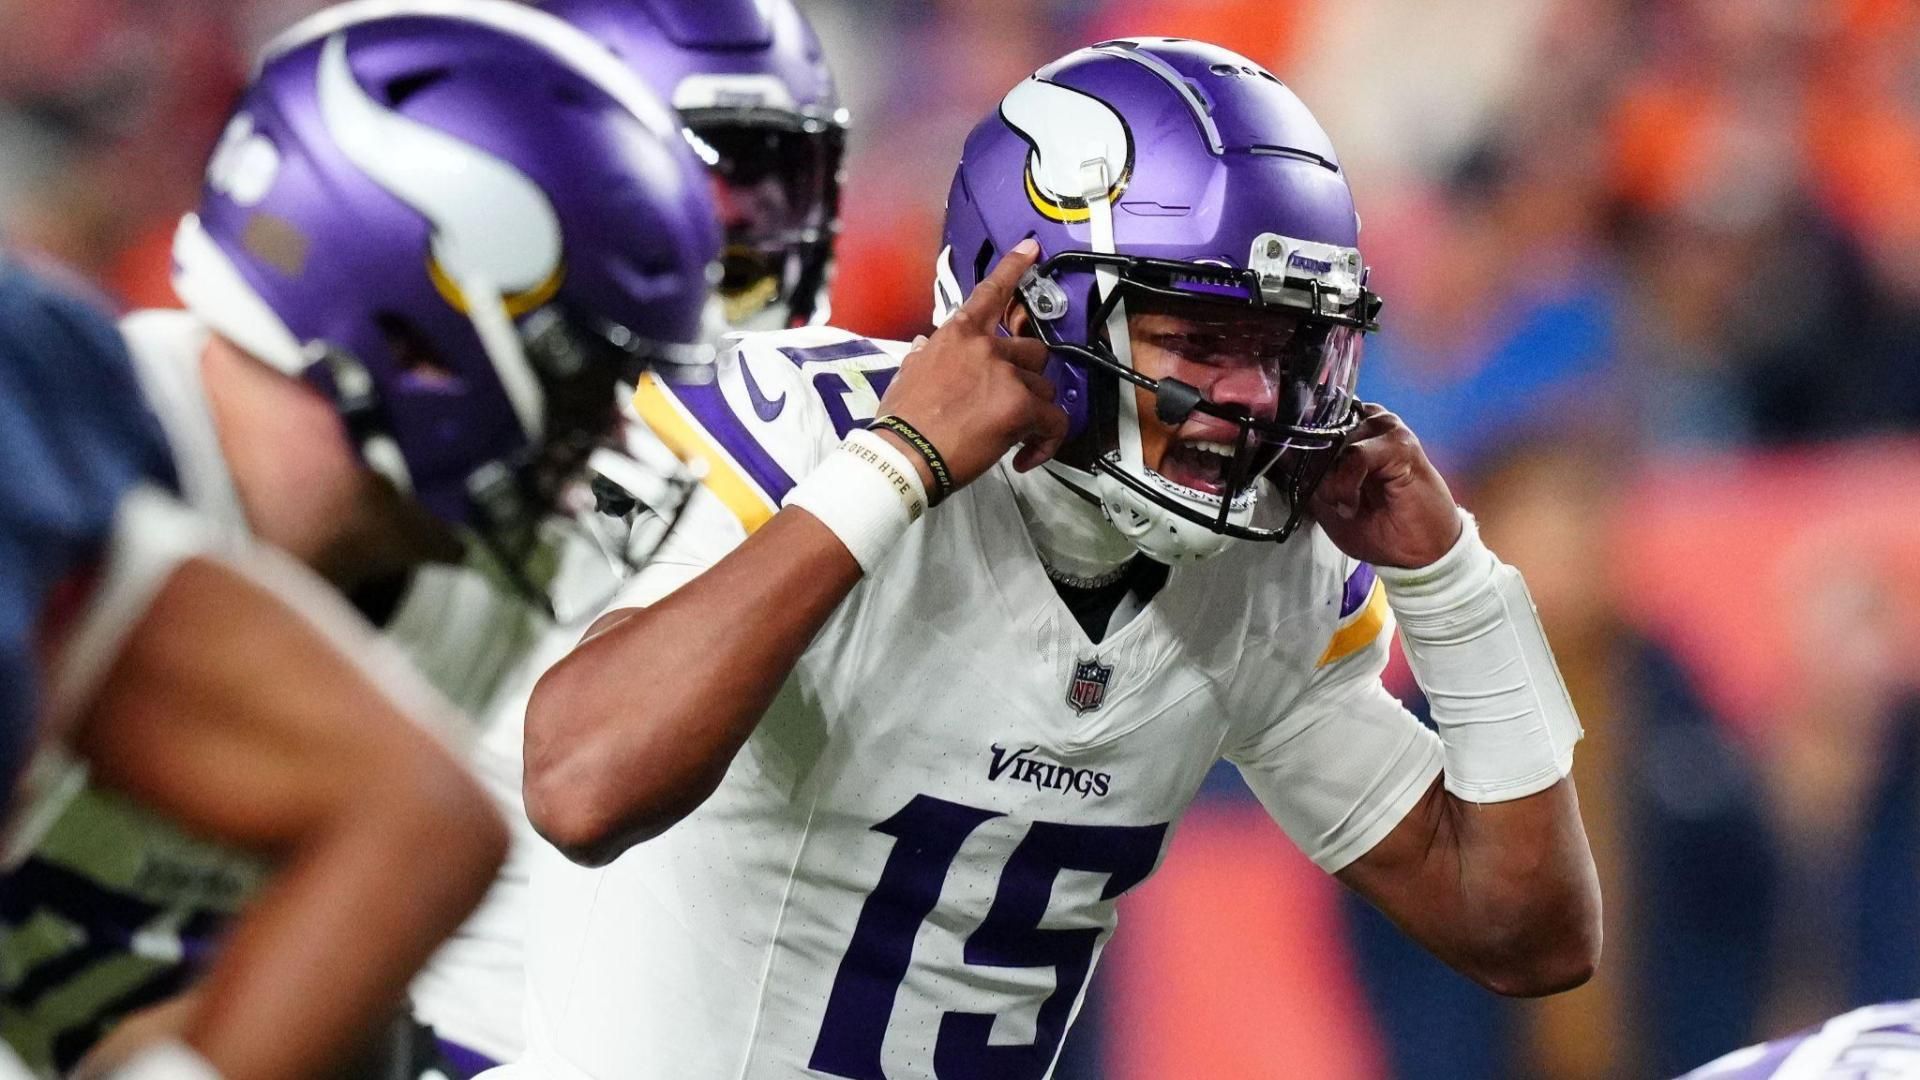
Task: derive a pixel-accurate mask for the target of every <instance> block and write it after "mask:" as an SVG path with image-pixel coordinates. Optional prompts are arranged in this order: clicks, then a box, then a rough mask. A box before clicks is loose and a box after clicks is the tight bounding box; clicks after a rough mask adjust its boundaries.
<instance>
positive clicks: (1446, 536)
mask: <svg viewBox="0 0 1920 1080" xmlns="http://www.w3.org/2000/svg"><path fill="white" fill-rule="evenodd" d="M1360 417H1361V420H1360V426H1359V427H1358V428H1356V429H1354V432H1353V434H1352V435H1351V436H1350V437H1348V439H1347V444H1346V446H1345V447H1343V448H1342V449H1341V451H1340V456H1339V457H1338V458H1336V459H1335V460H1334V463H1333V465H1332V467H1331V468H1329V469H1328V470H1327V475H1326V476H1325V477H1324V478H1323V479H1322V480H1321V481H1320V486H1319V487H1318V488H1316V489H1315V490H1314V493H1313V499H1312V502H1311V506H1312V510H1313V517H1314V520H1315V521H1317V522H1319V524H1320V528H1321V529H1323V530H1325V532H1326V534H1327V538H1328V539H1330V540H1332V541H1333V543H1334V546H1336V547H1338V548H1339V549H1340V550H1341V551H1343V552H1345V553H1347V554H1348V555H1350V556H1352V557H1353V558H1356V559H1359V560H1360V561H1361V562H1366V563H1372V564H1374V565H1376V566H1396V567H1402V568H1404V569H1408V570H1412V569H1417V568H1419V567H1422V566H1427V565H1429V564H1431V563H1433V562H1435V561H1437V560H1438V559H1439V558H1440V556H1442V555H1445V554H1446V553H1447V550H1448V549H1449V548H1451V547H1453V543H1454V541H1456V540H1458V539H1459V538H1460V516H1459V513H1458V512H1457V511H1456V510H1455V508H1454V503H1453V493H1452V492H1451V491H1448V490H1447V482H1446V480H1444V479H1442V478H1441V476H1440V471H1439V470H1438V469H1435V468H1434V467H1433V462H1431V461H1428V460H1427V452H1426V450H1424V449H1422V448H1421V446H1420V440H1419V439H1418V438H1416V437H1415V436H1414V434H1413V430H1412V429H1411V428H1409V427H1407V425H1406V424H1405V423H1404V422H1403V421H1401V419H1400V418H1399V417H1398V416H1395V415H1394V414H1392V413H1390V412H1388V411H1387V410H1386V409H1385V408H1383V407H1381V406H1379V405H1376V404H1374V403H1372V402H1366V403H1363V404H1362V405H1361V406H1360Z"/></svg>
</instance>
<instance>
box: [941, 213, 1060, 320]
mask: <svg viewBox="0 0 1920 1080" xmlns="http://www.w3.org/2000/svg"><path fill="white" fill-rule="evenodd" d="M1039 257H1040V242H1039V241H1037V240H1035V239H1034V238H1033V237H1031V236H1029V237H1027V238H1026V239H1025V240H1022V241H1020V242H1019V243H1017V244H1015V245H1013V250H1011V251H1009V252H1007V253H1006V254H1005V255H1002V256H1001V257H1000V262H999V265H997V266H995V267H994V268H993V272H992V273H990V274H988V275H987V276H986V277H985V278H983V279H981V281H980V284H978V285H975V286H974V287H973V292H972V293H970V294H968V296H967V301H966V303H964V304H961V305H960V310H959V311H957V312H955V313H954V316H953V319H950V320H948V321H949V322H955V321H958V322H960V323H961V324H962V325H964V326H968V327H971V328H973V329H974V330H980V331H985V330H991V329H992V328H993V327H995V326H998V325H1000V317H1001V315H1003V314H1004V313H1005V312H1006V310H1007V304H1008V303H1010V302H1011V301H1012V300H1013V290H1014V289H1015V288H1016V287H1017V286H1018V285H1019V284H1020V275H1021V274H1024V273H1026V272H1027V268H1028V267H1030V266H1032V265H1033V264H1034V261H1035V260H1036V259H1038V258H1039Z"/></svg>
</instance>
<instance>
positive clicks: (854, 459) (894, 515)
mask: <svg viewBox="0 0 1920 1080" xmlns="http://www.w3.org/2000/svg"><path fill="white" fill-rule="evenodd" d="M782 505H783V506H797V507H799V508H800V509H802V510H805V511H806V512H807V513H809V514H812V515H813V516H814V517H816V518H819V519H820V523H821V524H823V525H825V526H826V527H827V528H829V529H831V530H832V531H833V535H835V536H837V537H839V538H840V542H841V543H843V544H845V545H846V546H847V550H848V551H850V552H852V553H853V558H854V561H855V562H857V563H859V564H860V569H861V570H862V571H863V572H865V573H869V574H871V573H873V570H874V568H875V567H876V566H878V565H880V560H881V559H883V558H885V557H886V554H887V552H889V551H891V550H893V545H894V544H895V543H897V542H898V541H899V540H900V536H901V534H903V533H905V532H906V531H907V526H909V525H911V524H913V523H914V522H915V521H918V520H919V518H920V515H921V514H923V513H925V512H926V509H927V489H926V485H925V484H924V483H922V482H921V480H920V473H919V470H917V469H916V468H914V465H913V462H912V461H911V460H910V459H909V458H908V457H907V456H906V454H904V453H902V452H901V451H900V450H899V449H898V448H896V447H895V446H894V445H893V444H892V443H889V442H888V441H887V440H885V439H883V438H881V437H880V436H878V435H876V434H874V433H873V432H871V431H866V430H864V429H863V430H858V431H854V432H852V433H850V434H848V435H847V437H846V439H845V441H843V442H841V444H840V445H839V447H837V448H836V449H835V450H834V451H833V452H832V453H830V454H828V455H827V457H826V460H825V461H822V462H821V463H820V464H819V466H818V467H816V468H815V469H814V470H813V471H812V472H810V473H808V474H807V478H806V479H804V480H802V481H800V483H798V484H796V485H794V488H793V490H792V491H790V492H788V493H787V497H786V500H785V502H784V503H782Z"/></svg>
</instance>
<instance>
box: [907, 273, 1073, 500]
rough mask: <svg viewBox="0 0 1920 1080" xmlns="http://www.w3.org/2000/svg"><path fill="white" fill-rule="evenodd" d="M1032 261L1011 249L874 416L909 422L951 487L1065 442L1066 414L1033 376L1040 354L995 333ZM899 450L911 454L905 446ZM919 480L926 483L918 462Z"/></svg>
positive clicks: (1035, 344) (1043, 358) (1037, 459)
mask: <svg viewBox="0 0 1920 1080" xmlns="http://www.w3.org/2000/svg"><path fill="white" fill-rule="evenodd" d="M1039 254H1040V248H1039V245H1037V244H1035V243H1034V242H1033V241H1032V240H1023V241H1021V242H1020V243H1019V244H1017V245H1015V246H1014V248H1013V250H1012V251H1009V252H1008V253H1007V254H1006V256H1005V257H1004V258H1002V259H1001V260H1000V264H999V265H998V266H996V267H994V268H993V273H991V274H988V275H987V277H986V278H985V279H984V280H982V281H981V282H980V284H979V285H978V286H976V287H975V288H974V290H973V294H972V295H970V296H968V297H967V302H966V303H965V304H964V305H962V306H961V308H960V310H959V311H957V312H955V313H954V314H953V317H952V318H950V319H948V320H947V321H946V323H945V324H944V325H942V326H941V327H940V329H938V330H936V331H934V333H933V336H932V337H931V338H928V339H927V341H926V344H924V345H921V346H919V347H918V348H916V349H914V350H913V351H911V352H909V353H908V354H907V356H906V358H905V359H904V360H903V361H902V362H901V364H900V374H899V375H897V376H895V377H894V380H893V383H892V385H890V386H888V387H887V394H886V397H884V398H882V399H881V400H880V415H882V416H898V417H900V418H901V419H902V420H905V421H907V422H908V423H910V424H912V425H913V426H914V427H916V428H918V429H919V430H920V433H921V434H922V435H925V436H926V437H927V441H928V442H931V443H932V444H933V445H934V448H935V449H937V450H938V451H940V456H941V457H943V458H945V459H946V462H947V469H948V471H949V472H950V473H952V477H953V486H954V487H955V488H960V487H963V486H965V485H966V484H968V483H970V482H971V481H972V480H973V479H974V478H975V477H977V476H979V475H980V474H981V473H983V472H986V471H987V469H988V468H989V467H990V466H992V464H993V463H994V462H996V461H998V460H1000V458H1001V457H1002V456H1004V455H1005V454H1006V452H1007V451H1008V450H1010V449H1012V448H1013V447H1014V446H1016V445H1024V448H1023V449H1022V450H1021V452H1020V455H1019V456H1018V457H1017V458H1015V460H1014V465H1015V467H1016V468H1018V469H1020V470H1021V471H1023V472H1024V471H1025V470H1027V469H1031V468H1033V467H1034V466H1036V465H1038V464H1040V463H1041V462H1043V461H1045V460H1047V459H1048V458H1050V457H1052V456H1053V453H1054V451H1056V450H1058V449H1059V448H1060V442H1061V440H1062V439H1065V438H1066V435H1067V414H1066V413H1065V412H1063V411H1062V410H1061V408H1060V407H1059V406H1058V405H1056V404H1054V401H1053V383H1052V382H1050V381H1049V380H1048V379H1047V378H1046V377H1045V376H1043V375H1041V374H1040V369H1041V368H1042V367H1043V366H1045V364H1046V362H1047V347H1046V346H1045V345H1043V344H1041V343H1040V342H1039V341H1036V340H1033V339H1031V338H1015V337H1003V336H1001V335H1000V333H999V329H998V328H999V326H1000V320H1001V317H1002V316H1003V315H1004V314H1005V313H1006V310H1007V305H1008V304H1009V303H1010V302H1011V301H1012V300H1013V296H1014V287H1015V285H1016V284H1017V283H1018V282H1019V280H1020V275H1021V274H1023V273H1025V272H1026V270H1027V268H1028V267H1029V266H1032V265H1033V263H1034V260H1035V259H1036V258H1037V257H1038V256H1039ZM883 434H884V435H885V436H886V437H887V438H889V439H892V438H894V436H893V435H892V433H888V432H883ZM896 441H898V440H896ZM900 445H901V448H902V449H905V450H907V451H908V456H909V457H917V455H915V454H913V453H912V450H911V448H910V447H907V446H906V444H905V442H904V441H902V442H901V443H900ZM921 479H922V480H924V481H926V482H927V483H928V484H929V486H931V484H932V479H933V478H932V473H931V472H930V471H928V470H927V469H926V468H925V467H924V465H923V466H922V468H921Z"/></svg>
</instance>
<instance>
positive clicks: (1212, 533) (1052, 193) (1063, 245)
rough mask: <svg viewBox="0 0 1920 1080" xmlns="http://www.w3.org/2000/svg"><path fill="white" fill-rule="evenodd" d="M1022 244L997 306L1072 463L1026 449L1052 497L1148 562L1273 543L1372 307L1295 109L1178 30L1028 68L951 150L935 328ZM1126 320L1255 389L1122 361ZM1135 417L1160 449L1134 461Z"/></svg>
mask: <svg viewBox="0 0 1920 1080" xmlns="http://www.w3.org/2000/svg"><path fill="white" fill-rule="evenodd" d="M1027 237H1033V238H1035V239H1037V240H1038V241H1039V243H1040V250H1041V255H1042V259H1041V262H1040V263H1039V264H1037V265H1036V266H1035V267H1034V269H1033V271H1032V272H1031V273H1030V274H1029V275H1028V276H1027V278H1026V279H1025V280H1024V281H1023V282H1022V285H1021V297H1020V299H1021V302H1022V304H1023V305H1024V306H1025V308H1026V311H1027V314H1028V315H1029V316H1030V319H1031V322H1030V325H1031V326H1032V327H1033V329H1034V332H1036V333H1037V334H1038V335H1039V337H1040V338H1041V339H1042V340H1043V341H1045V342H1046V344H1047V345H1048V347H1049V349H1050V351H1051V356H1050V358H1049V360H1048V363H1047V369H1046V375H1047V377H1048V378H1049V379H1050V380H1051V381H1052V382H1053V385H1054V388H1055V400H1056V401H1057V402H1058V403H1059V404H1060V406H1061V407H1062V409H1064V410H1065V411H1066V413H1067V419H1068V426H1069V430H1070V432H1071V434H1072V438H1073V440H1074V442H1073V443H1070V449H1072V450H1074V451H1076V452H1078V451H1084V452H1085V458H1084V459H1083V463H1084V464H1085V465H1087V466H1089V467H1087V468H1075V467H1071V466H1068V465H1066V464H1064V463H1062V462H1061V461H1059V460H1055V461H1053V462H1049V463H1048V465H1047V466H1046V467H1047V469H1048V471H1049V472H1050V473H1052V474H1053V475H1055V476H1056V477H1058V478H1060V479H1061V480H1062V481H1063V484H1062V490H1063V491H1067V492H1073V493H1075V495H1074V496H1073V497H1081V498H1085V499H1088V500H1090V501H1095V502H1097V503H1098V504H1099V505H1100V507H1101V509H1102V510H1103V511H1104V512H1105V514H1106V516H1107V519H1108V520H1109V521H1110V522H1112V523H1113V525H1114V526H1115V527H1116V528H1117V529H1118V530H1119V531H1120V532H1121V533H1122V534H1124V535H1125V536H1127V538H1128V539H1129V540H1131V541H1132V542H1133V544H1134V546H1135V547H1137V548H1138V549H1139V550H1140V551H1142V552H1144V553H1145V554H1147V555H1148V556H1150V557H1152V558H1155V559H1158V560H1160V561H1162V562H1180V561H1184V560H1191V559H1196V558H1204V557H1206V556H1208V555H1212V554H1215V553H1217V552H1219V551H1221V550H1223V549H1224V547H1225V546H1226V544H1227V543H1229V542H1230V541H1231V540H1233V539H1243V540H1265V541H1279V540H1284V539H1286V537H1287V536H1289V535H1290V534H1291V533H1292V532H1293V531H1294V530H1295V529H1296V528H1298V526H1299V525H1300V523H1301V521H1302V520H1303V515H1304V513H1305V508H1306V504H1307V499H1308V497H1309V496H1310V495H1311V493H1312V490H1313V487H1314V485H1315V484H1317V483H1318V482H1319V478H1320V476H1321V474H1322V473H1324V471H1325V470H1326V468H1327V466H1328V465H1329V464H1331V462H1332V460H1333V458H1334V456H1335V455H1336V454H1337V453H1338V452H1339V449H1340V446H1341V445H1342V444H1343V442H1344V440H1345V438H1346V436H1347V434H1348V433H1349V432H1351V431H1352V430H1353V427H1354V425H1355V424H1356V423H1357V411H1356V409H1355V394H1354V389H1355V380H1356V377H1357V374H1358V365H1359V359H1360V344H1361V339H1362V337H1363V335H1364V334H1366V333H1367V332H1369V331H1371V330H1373V329H1374V328H1375V327H1376V325H1377V324H1376V317H1377V315H1378V313H1379V309H1380V300H1379V298H1378V297H1377V296H1375V295H1374V293H1373V292H1372V291H1371V290H1370V289H1368V288H1367V284H1366V279H1367V270H1366V266H1365V263H1364V262H1363V261H1362V260H1361V258H1360V252H1359V249H1358V246H1357V245H1358V242H1359V217H1358V215H1356V214H1355V212H1354V208H1353V196H1352V193H1351V192H1350V191H1349V190H1348V188H1347V182H1346V177H1345V175H1344V173H1343V172H1342V171H1341V168H1340V163H1339V159H1338V157H1337V156H1336V155H1335V153H1334V149H1333V145H1332V143H1331V141H1330V140H1328V138H1327V136H1326V133H1325V132H1324V131H1322V130H1321V129H1320V125H1319V124H1318V123H1317V122H1316V121H1315V120H1314V118H1313V115H1312V114H1311V113H1309V112H1308V111H1307V108H1306V106H1305V105H1304V104H1302V103H1301V101H1300V99H1299V98H1298V97H1296V96H1294V94H1293V92H1292V91H1290V90H1288V89H1287V88H1286V87H1285V86H1284V85H1282V84H1281V82H1280V80H1279V79H1277V78H1275V77H1274V76H1273V75H1272V74H1271V73H1269V72H1267V71H1265V70H1263V69H1261V68H1260V67H1259V66H1258V65H1256V64H1254V63H1253V62H1252V61H1251V60H1248V59H1247V58H1245V57H1243V56H1240V55H1238V54H1237V53H1233V52H1230V51H1228V50H1226V49H1222V48H1219V47H1218V46H1214V45H1207V44H1204V43H1202V42H1196V41H1187V40H1183V39H1178V38H1141V39H1132V40H1117V41H1108V42H1103V43H1101V44H1099V45H1095V46H1092V47H1090V48H1086V49H1081V50H1079V51H1078V52H1074V53H1072V54H1069V55H1068V56H1066V57H1064V58H1062V59H1060V60H1058V61H1056V62H1054V63H1052V64H1049V65H1047V66H1046V67H1043V68H1041V69H1040V70H1039V71H1038V72H1036V73H1034V75H1033V76H1032V77H1030V78H1028V79H1026V80H1025V81H1023V82H1022V83H1021V84H1020V85H1019V86H1016V87H1015V88H1014V89H1013V90H1012V91H1011V92H1009V93H1008V95H1007V96H1006V98H1005V100H1004V101H1003V102H1002V103H1001V106H1000V108H999V109H998V110H997V111H996V112H995V113H994V114H993V115H991V116H989V117H988V118H987V119H986V120H984V121H982V122H981V123H980V124H979V125H978V126H977V127H975V128H974V130H973V133H972V134H971V135H970V136H969V137H968V139H967V144H966V148H965V150H964V151H963V153H962V156H961V163H960V167H959V169H958V170H957V171H956V173H955V175H954V180H953V187H952V188H951V190H950V192H949V194H948V197H947V220H946V228H945V235H944V238H943V239H944V245H943V248H942V251H941V253H940V258H939V263H938V265H937V266H936V268H935V287H934V291H935V321H936V322H939V321H942V320H944V319H945V317H946V316H947V315H949V314H950V313H951V312H952V311H953V310H954V309H956V308H957V307H958V305H959V303H960V301H961V299H962V298H964V297H965V296H966V294H967V293H968V292H969V291H970V290H971V289H972V288H973V287H974V286H975V285H977V284H978V283H979V282H980V280H981V279H982V278H983V277H985V276H986V274H987V272H988V271H989V270H990V269H991V268H992V266H993V264H994V262H995V261H997V260H998V258H999V257H1000V256H1001V255H1002V254H1003V253H1004V252H1006V251H1007V250H1008V249H1010V248H1012V247H1013V246H1014V245H1015V244H1017V243H1019V242H1020V241H1021V240H1023V239H1025V238H1027ZM1136 314H1140V315H1157V316H1163V317H1170V318H1173V319H1175V320H1183V321H1185V322H1186V323H1187V324H1188V325H1198V326H1199V327H1200V329H1201V330H1202V331H1204V333H1203V334H1202V335H1201V336H1203V337H1212V338H1216V339H1219V340H1225V341H1231V342H1233V343H1234V346H1233V349H1232V350H1231V351H1229V352H1227V353H1224V354H1222V356H1223V357H1224V358H1225V359H1229V360H1231V361H1232V362H1233V363H1236V364H1242V365H1244V366H1245V367H1246V368H1247V369H1248V370H1249V371H1250V372H1252V373H1256V374H1257V375H1258V376H1259V380H1258V382H1259V385H1260V386H1261V387H1262V389H1261V390H1260V391H1259V392H1258V393H1256V394H1253V395H1252V396H1250V397H1247V399H1246V402H1247V403H1241V402H1236V401H1231V400H1222V401H1215V400H1212V399H1211V398H1210V397H1209V396H1208V393H1209V391H1208V388H1207V387H1206V386H1195V385H1189V384H1187V383H1185V382H1182V381H1180V379H1178V378H1174V377H1165V378H1155V377H1152V376H1150V375H1148V374H1146V373H1144V372H1142V371H1139V370H1136V369H1135V367H1134V363H1133V342H1132V339H1131V336H1130V334H1131V332H1130V330H1129V325H1130V324H1129V321H1128V320H1129V316H1130V315H1136ZM1187 336H1188V337H1192V335H1187ZM1196 363H1197V362H1196ZM1182 370H1191V371H1206V370H1207V368H1206V367H1205V366H1199V367H1195V366H1194V365H1189V366H1188V367H1187V368H1183V369H1182ZM1211 377H1212V378H1216V379H1217V378H1218V377H1217V376H1211ZM1155 423H1157V425H1158V427H1157V428H1154V429H1153V430H1154V431H1156V432H1158V433H1160V434H1166V436H1167V439H1169V440H1171V442H1170V443H1169V444H1168V445H1167V446H1166V449H1165V450H1164V452H1163V453H1162V456H1161V459H1160V460H1159V461H1157V462H1151V463H1150V462H1148V461H1146V460H1145V454H1146V449H1145V447H1146V442H1145V439H1144V433H1145V432H1147V431H1148V429H1149V426H1150V425H1151V424H1155ZM1228 425H1230V427H1229V426H1228ZM1225 431H1232V432H1234V434H1232V435H1227V434H1224V432H1225ZM1169 432H1170V434H1168V433H1169ZM1183 433H1185V434H1183ZM1169 466H1177V468H1171V469H1170V468H1169ZM1169 471H1174V472H1177V473H1178V474H1179V475H1180V476H1181V479H1175V478H1174V477H1173V476H1170V475H1168V472H1169ZM1276 496H1277V498H1276ZM1063 497H1064V496H1063ZM1276 501H1277V502H1278V506H1277V507H1275V506H1274V505H1273V504H1274V503H1275V502H1276Z"/></svg>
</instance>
